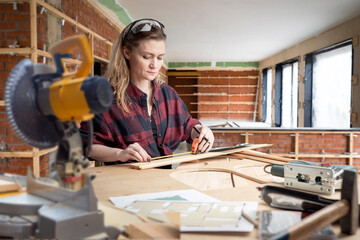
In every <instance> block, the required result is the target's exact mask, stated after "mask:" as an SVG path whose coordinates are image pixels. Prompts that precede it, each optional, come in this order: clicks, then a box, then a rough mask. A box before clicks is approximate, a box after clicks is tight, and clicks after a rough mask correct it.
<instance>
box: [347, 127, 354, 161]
mask: <svg viewBox="0 0 360 240" xmlns="http://www.w3.org/2000/svg"><path fill="white" fill-rule="evenodd" d="M349 152H350V155H349V162H348V165H350V166H353V165H354V161H353V153H354V134H353V133H350V135H349Z"/></svg>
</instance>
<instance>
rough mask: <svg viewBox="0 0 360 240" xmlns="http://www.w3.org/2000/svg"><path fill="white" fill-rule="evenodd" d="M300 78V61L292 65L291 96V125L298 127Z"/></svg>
mask: <svg viewBox="0 0 360 240" xmlns="http://www.w3.org/2000/svg"><path fill="white" fill-rule="evenodd" d="M298 78H299V64H298V62H295V63H293V65H292V96H291V101H292V102H291V104H292V106H291V113H292V114H291V127H292V128H295V127H297V124H298V123H297V122H298V121H297V120H298V101H299V99H298V83H299V81H298Z"/></svg>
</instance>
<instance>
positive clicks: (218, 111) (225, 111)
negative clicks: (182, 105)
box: [190, 111, 254, 113]
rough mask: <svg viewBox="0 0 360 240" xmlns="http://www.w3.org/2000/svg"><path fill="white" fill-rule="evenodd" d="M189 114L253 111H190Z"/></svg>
mask: <svg viewBox="0 0 360 240" xmlns="http://www.w3.org/2000/svg"><path fill="white" fill-rule="evenodd" d="M190 113H254V111H190Z"/></svg>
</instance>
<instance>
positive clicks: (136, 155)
mask: <svg viewBox="0 0 360 240" xmlns="http://www.w3.org/2000/svg"><path fill="white" fill-rule="evenodd" d="M150 159H151V157H150V155H149V154H148V153H147V152H146V151H145V150H144V149H143V148H142V147H141V146H140V145H139V144H138V143H133V144H130V145H129V146H128V147H127V148H126V149H124V150H122V151H121V152H120V154H119V160H120V161H122V162H126V161H128V160H135V161H138V162H150Z"/></svg>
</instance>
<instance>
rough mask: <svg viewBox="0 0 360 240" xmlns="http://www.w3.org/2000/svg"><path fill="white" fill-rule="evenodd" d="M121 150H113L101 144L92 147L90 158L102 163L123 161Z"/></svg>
mask: <svg viewBox="0 0 360 240" xmlns="http://www.w3.org/2000/svg"><path fill="white" fill-rule="evenodd" d="M122 151H123V150H122V149H119V148H111V147H107V146H104V145H101V144H94V145H92V146H91V151H90V153H89V157H90V158H93V159H95V160H98V161H102V162H115V161H121V159H120V158H121V152H122Z"/></svg>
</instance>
